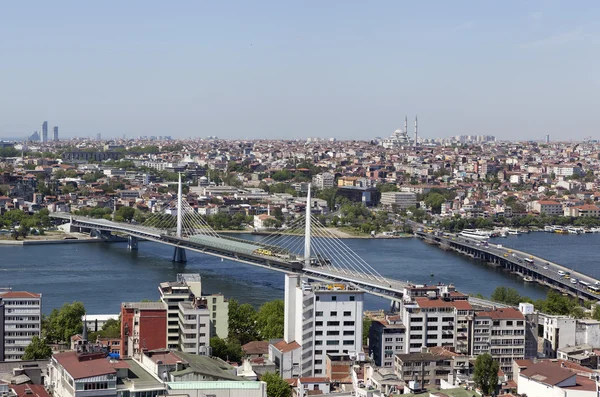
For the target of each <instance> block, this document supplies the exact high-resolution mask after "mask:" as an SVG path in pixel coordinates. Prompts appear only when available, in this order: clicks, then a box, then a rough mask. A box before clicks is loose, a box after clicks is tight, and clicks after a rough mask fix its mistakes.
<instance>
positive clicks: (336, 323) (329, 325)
mask: <svg viewBox="0 0 600 397" xmlns="http://www.w3.org/2000/svg"><path fill="white" fill-rule="evenodd" d="M339 325H340V322H339V321H327V326H328V327H337V326H339Z"/></svg>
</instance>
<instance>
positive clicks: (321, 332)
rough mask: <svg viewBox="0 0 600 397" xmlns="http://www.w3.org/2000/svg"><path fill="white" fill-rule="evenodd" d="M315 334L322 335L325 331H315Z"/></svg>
mask: <svg viewBox="0 0 600 397" xmlns="http://www.w3.org/2000/svg"><path fill="white" fill-rule="evenodd" d="M315 335H317V336H321V335H323V331H315Z"/></svg>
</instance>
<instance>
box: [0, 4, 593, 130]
mask: <svg viewBox="0 0 600 397" xmlns="http://www.w3.org/2000/svg"><path fill="white" fill-rule="evenodd" d="M405 115H407V116H408V118H409V120H410V121H409V125H410V127H409V130H410V132H411V133H412V120H413V119H414V117H415V115H418V117H419V135H420V136H422V137H425V138H434V137H448V136H453V135H461V134H469V135H479V134H482V135H495V136H496V137H497V139H502V140H518V139H543V137H544V136H545V135H546V134H550V138H551V139H552V140H571V139H583V138H585V137H592V138H596V139H598V138H600V128H599V126H600V4H599V3H598V2H597V1H596V0H594V1H584V0H581V1H577V2H572V1H554V0H543V1H528V0H522V1H511V0H499V1H488V0H477V1H476V0H473V1H461V0H454V1H446V0H440V1H433V0H432V1H428V0H424V1H408V0H407V1H401V0H393V1H384V0H381V1H364V0H363V1H351V0H347V1H341V0H340V1H336V0H328V1H322V0H321V1H296V2H292V1H279V0H274V1H269V0H263V1H239V2H236V1H226V0H224V1H211V2H209V1H200V0H194V1H184V0H180V1H152V0H143V1H136V0H131V1H110V0H105V1H96V2H92V1H80V0H77V1H61V0H54V1H27V2H21V1H13V2H2V4H0V137H20V136H27V135H29V134H30V133H32V132H33V131H34V130H40V128H41V123H42V121H44V120H48V122H49V126H50V128H49V129H50V131H51V129H52V126H54V125H58V126H59V131H60V135H61V136H63V137H67V136H68V137H75V136H80V137H87V136H89V137H95V136H96V134H97V133H100V134H102V137H103V138H110V137H121V136H123V135H126V136H127V137H128V138H134V137H137V136H141V135H147V136H150V135H156V136H158V135H171V136H173V137H177V138H188V137H206V136H209V135H214V136H218V137H219V138H230V139H258V138H272V139H291V138H297V139H303V138H307V137H323V138H330V137H335V138H337V139H364V140H368V139H372V138H374V137H376V136H381V137H385V136H389V135H390V134H391V133H392V132H393V131H394V130H395V129H397V128H400V127H402V125H403V123H404V116H405Z"/></svg>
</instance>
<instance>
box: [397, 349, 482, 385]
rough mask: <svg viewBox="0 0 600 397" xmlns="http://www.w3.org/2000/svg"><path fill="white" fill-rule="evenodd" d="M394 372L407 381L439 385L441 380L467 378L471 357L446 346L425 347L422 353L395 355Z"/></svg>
mask: <svg viewBox="0 0 600 397" xmlns="http://www.w3.org/2000/svg"><path fill="white" fill-rule="evenodd" d="M394 372H395V373H396V375H397V376H398V377H399V378H400V379H403V380H404V381H405V382H408V381H416V382H418V383H419V384H421V385H424V386H425V385H430V386H439V385H440V381H441V380H442V379H443V380H446V381H447V380H448V377H449V375H452V378H453V379H461V378H462V379H467V378H468V377H469V374H470V372H471V368H470V365H469V357H468V356H465V355H461V354H458V353H456V352H454V351H452V350H451V349H447V348H445V347H441V346H438V347H431V348H424V349H423V352H420V353H409V354H398V355H396V356H395V357H394Z"/></svg>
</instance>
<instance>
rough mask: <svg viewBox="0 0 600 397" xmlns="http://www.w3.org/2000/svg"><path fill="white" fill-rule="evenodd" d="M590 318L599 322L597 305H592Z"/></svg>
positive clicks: (599, 313) (599, 316)
mask: <svg viewBox="0 0 600 397" xmlns="http://www.w3.org/2000/svg"><path fill="white" fill-rule="evenodd" d="M592 318H593V319H594V320H598V321H600V305H599V304H595V305H594V310H593V311H592Z"/></svg>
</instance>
